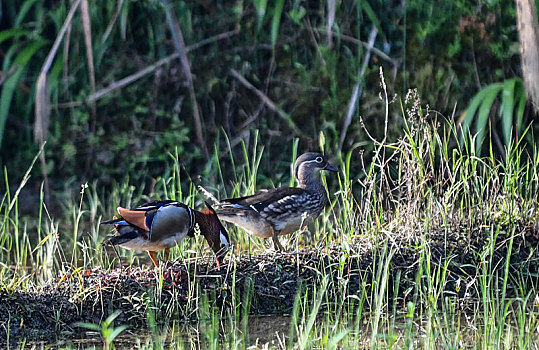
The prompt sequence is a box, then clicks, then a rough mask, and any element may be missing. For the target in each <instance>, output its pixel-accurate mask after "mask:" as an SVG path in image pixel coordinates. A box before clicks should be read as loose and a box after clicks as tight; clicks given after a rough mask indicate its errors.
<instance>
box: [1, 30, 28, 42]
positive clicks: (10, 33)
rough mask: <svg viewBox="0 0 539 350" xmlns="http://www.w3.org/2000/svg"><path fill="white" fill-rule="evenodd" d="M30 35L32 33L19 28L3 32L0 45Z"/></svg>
mask: <svg viewBox="0 0 539 350" xmlns="http://www.w3.org/2000/svg"><path fill="white" fill-rule="evenodd" d="M28 33H30V31H28V30H25V29H17V28H12V29H6V30H3V31H1V32H0V43H2V42H4V41H6V40H7V39H10V38H15V37H19V36H21V35H26V34H28Z"/></svg>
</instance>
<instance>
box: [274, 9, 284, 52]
mask: <svg viewBox="0 0 539 350" xmlns="http://www.w3.org/2000/svg"><path fill="white" fill-rule="evenodd" d="M283 6H284V0H277V3H276V4H275V10H274V11H273V21H272V22H271V47H272V48H273V49H274V50H275V44H277V36H278V35H279V25H280V24H281V15H282V14H283Z"/></svg>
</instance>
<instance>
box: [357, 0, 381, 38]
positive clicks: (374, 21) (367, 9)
mask: <svg viewBox="0 0 539 350" xmlns="http://www.w3.org/2000/svg"><path fill="white" fill-rule="evenodd" d="M360 6H361V9H362V10H363V12H365V14H366V15H367V17H369V19H370V20H371V22H372V24H374V26H375V27H376V29H378V33H380V34H382V35H383V33H384V32H383V30H382V26H381V25H380V21H379V20H378V17H376V14H375V13H374V11H373V10H372V7H371V5H369V3H368V2H367V1H361V2H360Z"/></svg>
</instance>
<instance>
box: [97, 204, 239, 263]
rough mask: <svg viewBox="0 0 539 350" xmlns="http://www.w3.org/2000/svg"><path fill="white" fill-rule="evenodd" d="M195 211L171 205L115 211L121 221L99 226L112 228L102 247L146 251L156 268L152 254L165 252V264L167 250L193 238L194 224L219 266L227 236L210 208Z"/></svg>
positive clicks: (155, 260) (186, 207)
mask: <svg viewBox="0 0 539 350" xmlns="http://www.w3.org/2000/svg"><path fill="white" fill-rule="evenodd" d="M206 206H207V207H208V208H207V209H203V210H202V211H197V210H193V209H191V208H189V207H188V206H187V205H185V204H183V203H180V202H176V201H172V200H165V201H157V202H151V203H146V204H144V205H142V206H140V207H137V208H134V209H126V208H122V207H118V213H119V214H120V216H121V217H119V218H116V217H115V218H114V219H113V220H110V221H104V222H102V223H101V224H103V225H115V227H116V228H115V233H116V234H115V236H113V237H111V238H110V239H108V240H106V241H105V242H103V245H112V246H114V245H119V246H121V247H124V248H127V249H137V250H146V251H148V254H149V255H150V258H151V259H152V261H153V263H154V265H155V266H159V262H158V260H157V258H156V255H155V252H157V251H160V250H163V249H164V250H165V262H166V261H167V260H168V257H169V254H170V248H172V247H174V246H175V245H177V244H178V243H180V242H181V241H182V240H183V239H184V238H185V237H186V236H189V237H194V230H195V226H196V225H197V224H198V227H199V228H200V234H201V235H203V236H204V237H205V238H206V240H207V241H208V244H209V245H210V247H211V248H212V250H213V252H214V253H215V255H216V256H217V264H218V265H220V264H221V263H222V261H223V258H224V256H225V254H226V252H227V251H228V248H229V238H228V233H227V232H226V230H225V228H224V227H223V225H222V224H221V222H220V221H219V218H218V217H217V215H216V214H215V211H214V210H213V208H212V207H211V206H210V205H209V204H208V203H206Z"/></svg>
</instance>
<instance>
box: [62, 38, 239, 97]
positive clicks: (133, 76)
mask: <svg viewBox="0 0 539 350" xmlns="http://www.w3.org/2000/svg"><path fill="white" fill-rule="evenodd" d="M238 32H239V31H238V30H233V31H230V32H225V33H221V34H218V35H215V36H212V37H210V38H207V39H204V40H202V41H200V42H198V43H196V44H193V45H190V46H187V47H186V51H187V52H191V51H193V50H196V49H198V48H201V47H202V46H204V45H207V44H210V43H213V42H215V41H218V40H222V39H225V38H228V37H231V36H233V35H235V34H237V33H238ZM178 57H179V54H178V53H177V52H175V53H173V54H171V55H168V56H167V57H165V58H162V59H160V60H159V61H157V62H155V63H154V64H152V65H150V66H148V67H146V68H144V69H142V70H140V71H138V72H136V73H134V74H131V75H128V76H127V77H125V78H123V79H120V80H118V81H114V82H112V83H110V84H109V86H107V87H105V88H103V89H101V90H98V91H96V93H95V94H92V95H90V96H88V98H87V99H86V100H85V101H84V102H86V103H92V102H94V101H97V100H99V99H101V98H103V97H105V96H106V95H108V94H110V93H111V92H113V91H115V90H118V89H121V88H123V87H124V86H126V85H129V84H131V83H133V82H135V81H137V80H139V79H140V78H142V77H144V76H146V75H148V74H151V73H153V72H154V71H155V70H156V69H157V68H159V67H161V66H164V65H166V64H168V63H170V62H171V61H172V60H175V59H177V58H178ZM78 104H80V102H76V101H73V102H65V103H63V105H78Z"/></svg>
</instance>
